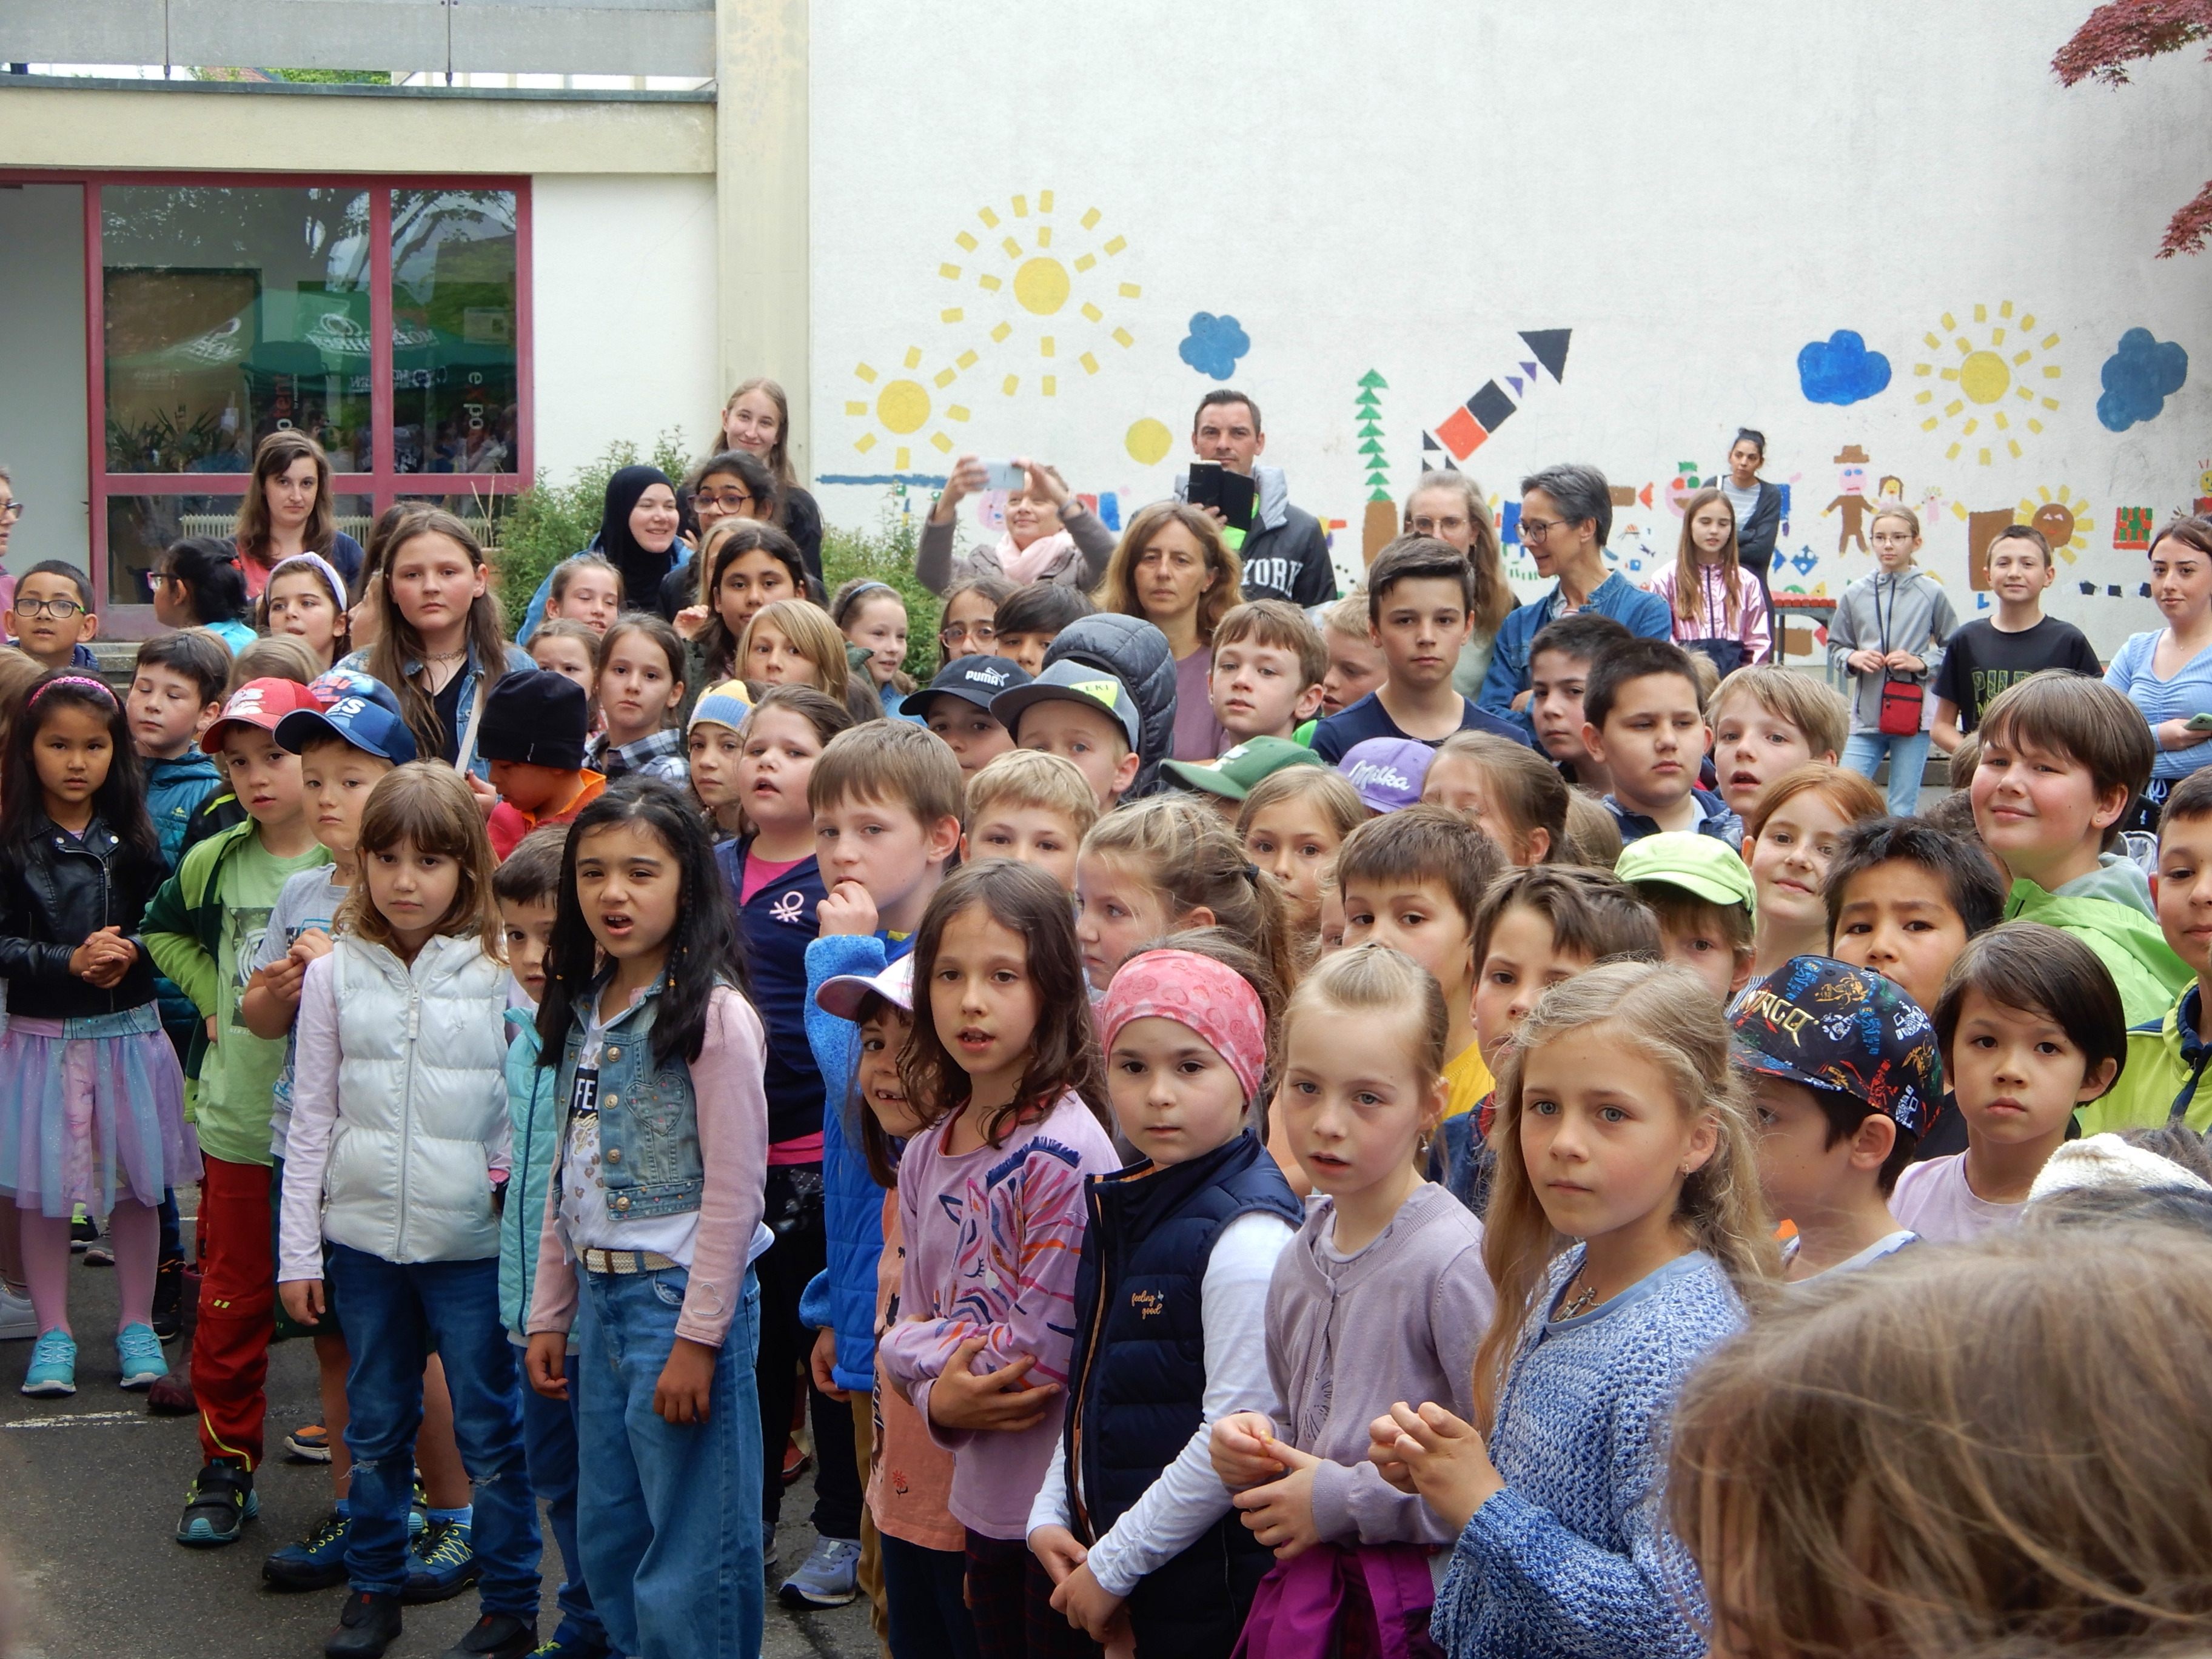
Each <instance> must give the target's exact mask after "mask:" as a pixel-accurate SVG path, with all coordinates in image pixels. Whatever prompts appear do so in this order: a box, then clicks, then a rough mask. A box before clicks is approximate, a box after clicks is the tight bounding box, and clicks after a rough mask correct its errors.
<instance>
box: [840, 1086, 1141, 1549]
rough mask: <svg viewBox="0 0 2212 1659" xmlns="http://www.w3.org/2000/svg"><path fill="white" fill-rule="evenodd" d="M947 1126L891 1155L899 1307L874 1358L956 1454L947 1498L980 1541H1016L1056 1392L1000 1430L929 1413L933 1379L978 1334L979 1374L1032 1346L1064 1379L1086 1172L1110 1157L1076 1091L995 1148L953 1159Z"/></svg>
mask: <svg viewBox="0 0 2212 1659" xmlns="http://www.w3.org/2000/svg"><path fill="white" fill-rule="evenodd" d="M951 1127H952V1126H951V1123H950V1122H947V1123H945V1124H944V1125H942V1126H940V1127H938V1128H936V1129H933V1130H930V1131H927V1132H926V1133H921V1134H918V1135H916V1136H915V1137H914V1138H913V1139H911V1140H909V1141H908V1142H907V1146H906V1153H905V1155H904V1156H903V1157H902V1158H901V1159H900V1160H899V1180H898V1197H899V1225H900V1227H901V1230H902V1233H903V1236H904V1237H905V1240H906V1250H907V1257H906V1272H905V1274H904V1278H903V1279H902V1285H901V1288H900V1291H899V1310H900V1312H901V1314H902V1318H901V1320H900V1321H899V1322H898V1323H897V1324H896V1325H894V1326H892V1327H891V1328H890V1329H889V1330H887V1331H885V1332H884V1335H883V1339H882V1340H881V1341H879V1342H878V1344H877V1345H876V1355H877V1359H878V1364H880V1365H881V1366H882V1368H883V1374H884V1378H885V1380H886V1381H888V1382H889V1383H890V1384H891V1386H892V1387H894V1388H896V1389H898V1390H900V1391H901V1392H902V1393H903V1394H904V1395H906V1396H907V1398H908V1400H910V1401H912V1402H913V1403H914V1407H915V1410H916V1411H917V1412H919V1413H921V1419H922V1421H923V1422H924V1423H925V1424H927V1425H928V1429H929V1434H930V1437H931V1438H932V1439H933V1440H935V1441H936V1442H937V1443H938V1444H939V1445H941V1446H943V1447H945V1449H947V1450H948V1451H950V1452H951V1453H952V1455H953V1459H952V1491H951V1498H950V1500H949V1502H948V1503H947V1505H946V1507H947V1508H949V1509H950V1510H951V1511H952V1513H953V1515H954V1516H955V1517H956V1518H957V1519H958V1520H959V1522H961V1524H962V1525H963V1526H966V1527H969V1528H973V1529H974V1530H975V1531H976V1532H979V1533H981V1534H983V1535H984V1536H985V1537H987V1538H1000V1539H1018V1538H1023V1537H1025V1536H1027V1535H1028V1530H1029V1514H1030V1498H1034V1497H1035V1496H1036V1489H1037V1484H1038V1482H1040V1481H1041V1480H1043V1479H1044V1472H1045V1467H1046V1465H1047V1464H1048V1463H1050V1462H1052V1458H1053V1455H1054V1450H1055V1449H1057V1448H1058V1446H1059V1444H1060V1425H1061V1420H1062V1418H1063V1416H1064V1407H1065V1401H1066V1395H1065V1393H1064V1392H1063V1393H1062V1395H1061V1396H1060V1401H1058V1402H1056V1408H1055V1409H1054V1410H1052V1411H1049V1412H1048V1413H1046V1414H1045V1419H1044V1421H1043V1422H1042V1423H1040V1424H1038V1425H1036V1427H1035V1428H1033V1429H1025V1430H1023V1431H1021V1432H1019V1433H1017V1434H1010V1433H1005V1432H995V1431H994V1432H978V1431H967V1430H956V1429H947V1428H943V1427H940V1426H939V1425H936V1424H934V1423H930V1421H929V1392H930V1389H931V1388H932V1386H933V1384H934V1383H935V1382H936V1380H937V1377H938V1376H939V1374H940V1373H941V1372H942V1371H943V1370H944V1369H945V1361H946V1360H948V1359H949V1358H951V1356H952V1352H953V1350H954V1349H956V1348H957V1347H958V1346H960V1345H961V1344H962V1343H963V1342H964V1341H966V1340H968V1339H969V1337H972V1336H979V1335H980V1336H982V1337H985V1338H987V1341H986V1343H985V1345H984V1348H983V1351H982V1352H981V1353H980V1354H978V1355H977V1356H976V1357H975V1364H974V1366H973V1370H975V1371H976V1372H977V1373H978V1374H980V1373H982V1372H985V1371H994V1370H999V1369H1000V1367H1001V1366H1003V1365H1005V1364H1006V1363H1007V1362H1008V1361H1009V1360H1011V1359H1012V1358H1014V1357H1015V1356H1016V1355H1018V1354H1030V1355H1033V1356H1034V1357H1035V1358H1036V1364H1035V1365H1033V1366H1031V1367H1030V1372H1029V1380H1030V1382H1032V1383H1058V1384H1059V1385H1060V1388H1061V1389H1062V1390H1063V1391H1064V1390H1065V1389H1066V1385H1067V1363H1068V1352H1069V1350H1070V1348H1071V1347H1072V1346H1073V1339H1072V1337H1071V1335H1070V1332H1071V1330H1072V1328H1073V1322H1074V1312H1075V1270H1076V1267H1077V1266H1078V1264H1079V1262H1080V1261H1081V1260H1082V1257H1083V1230H1084V1227H1085V1208H1084V1202H1083V1177H1084V1176H1086V1175H1104V1174H1107V1173H1109V1172H1110V1171H1112V1170H1115V1169H1118V1168H1119V1167H1120V1166H1121V1160H1120V1159H1119V1158H1117V1157H1116V1156H1115V1152H1114V1143H1113V1142H1112V1141H1110V1140H1109V1139H1107V1136H1106V1131H1105V1130H1104V1129H1103V1128H1102V1127H1100V1126H1099V1122H1098V1120H1097V1118H1096V1117H1094V1116H1092V1115H1091V1109H1090V1108H1089V1107H1088V1106H1086V1105H1085V1104H1084V1103H1083V1101H1082V1099H1081V1097H1079V1096H1077V1095H1075V1094H1073V1093H1069V1094H1065V1095H1062V1096H1061V1097H1060V1102H1059V1103H1058V1104H1057V1105H1055V1106H1054V1108H1053V1109H1052V1111H1051V1113H1050V1114H1049V1115H1048V1116H1046V1117H1045V1118H1043V1119H1042V1120H1041V1121H1037V1122H1036V1123H1032V1124H1029V1125H1026V1126H1024V1127H1020V1128H1017V1129H1015V1130H1014V1131H1013V1132H1012V1133H1010V1134H1009V1135H1008V1136H1007V1137H1006V1144H1005V1145H1004V1146H982V1147H979V1148H977V1149H976V1150H975V1152H963V1153H960V1154H957V1156H956V1155H955V1154H953V1153H951V1152H947V1151H946V1150H945V1142H946V1141H947V1139H949V1138H950V1136H951Z"/></svg>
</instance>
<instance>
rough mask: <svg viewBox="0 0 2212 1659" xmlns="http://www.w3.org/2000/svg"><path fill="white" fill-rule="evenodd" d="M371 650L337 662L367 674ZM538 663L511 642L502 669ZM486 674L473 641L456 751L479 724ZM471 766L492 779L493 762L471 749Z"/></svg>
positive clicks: (464, 672)
mask: <svg viewBox="0 0 2212 1659" xmlns="http://www.w3.org/2000/svg"><path fill="white" fill-rule="evenodd" d="M368 654H369V653H368V652H367V651H356V652H355V653H353V654H352V655H351V656H349V657H348V658H346V659H344V660H343V662H340V663H339V664H337V666H338V667H340V668H353V669H358V670H359V671H361V672H362V673H364V674H366V673H368V671H369V670H368ZM537 666H538V665H537V664H536V663H535V662H533V661H532V660H531V656H530V653H528V652H527V651H525V650H524V649H523V648H522V647H520V646H517V645H510V646H508V647H507V667H506V669H505V670H504V671H505V672H507V673H509V674H521V673H526V672H528V671H530V670H531V669H533V668H535V667H537ZM403 672H404V674H406V675H408V676H409V677H410V678H411V677H412V676H414V675H416V674H419V673H421V672H422V664H421V663H419V662H410V663H409V664H408V665H407V666H406V667H405V669H404V670H403ZM482 678H483V664H481V663H479V662H478V661H477V653H476V647H475V646H474V645H473V644H472V645H471V646H470V647H469V656H468V660H467V661H466V662H465V663H463V664H462V665H461V690H460V702H459V706H458V710H459V712H458V713H457V714H456V716H455V719H456V720H457V722H458V724H457V725H456V726H455V729H454V732H453V739H454V747H455V749H456V750H457V751H458V750H459V749H460V748H462V747H465V746H466V745H467V744H468V741H469V728H470V727H471V726H473V725H475V724H476V718H477V681H478V680H480V679H482ZM423 758H424V759H425V760H435V759H437V758H438V757H436V756H435V755H426V756H424V757H423ZM469 770H470V771H471V772H473V773H475V774H476V775H477V776H478V777H480V778H483V779H485V780H486V781H489V779H490V777H491V763H490V762H489V761H488V760H486V759H485V758H484V757H483V756H482V755H479V754H476V753H473V752H471V755H470V757H469Z"/></svg>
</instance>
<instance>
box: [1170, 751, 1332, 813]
mask: <svg viewBox="0 0 2212 1659" xmlns="http://www.w3.org/2000/svg"><path fill="white" fill-rule="evenodd" d="M1326 765H1328V762H1327V761H1325V760H1323V759H1322V757H1320V756H1319V755H1316V754H1315V753H1314V751H1313V750H1310V749H1309V748H1307V747H1306V746H1305V744H1302V743H1296V742H1293V741H1292V740H1291V739H1290V738H1245V740H1244V741H1243V742H1242V743H1240V744H1237V746H1236V747H1235V748H1233V749H1231V750H1227V751H1225V753H1224V754H1223V755H1222V756H1221V757H1220V758H1219V759H1218V760H1213V761H1163V762H1162V763H1160V770H1161V771H1163V772H1165V773H1166V774H1167V775H1169V776H1170V777H1171V778H1173V779H1174V780H1175V781H1176V782H1177V783H1179V784H1182V786H1183V787H1185V788H1186V789H1200V790H1203V791H1205V792H1206V793H1207V794H1209V795H1221V796H1225V797H1226V798H1227V799H1230V800H1243V799H1244V797H1245V796H1247V795H1249V794H1250V793H1252V786H1253V785H1254V784H1255V783H1257V782H1259V781H1260V780H1261V779H1262V778H1264V777H1266V776H1267V775H1268V774H1269V773H1270V772H1279V771H1281V770H1282V769H1284V768H1285V766H1326Z"/></svg>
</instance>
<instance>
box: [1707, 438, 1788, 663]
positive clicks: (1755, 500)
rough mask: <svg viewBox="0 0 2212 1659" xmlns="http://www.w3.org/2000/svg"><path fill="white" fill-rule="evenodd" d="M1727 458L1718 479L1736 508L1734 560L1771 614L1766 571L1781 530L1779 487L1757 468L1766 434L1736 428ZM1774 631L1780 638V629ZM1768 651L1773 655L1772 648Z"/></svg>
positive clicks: (1763, 458)
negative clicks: (1725, 471) (1724, 472)
mask: <svg viewBox="0 0 2212 1659" xmlns="http://www.w3.org/2000/svg"><path fill="white" fill-rule="evenodd" d="M1728 459H1729V470H1728V477H1725V478H1723V479H1722V480H1721V486H1720V489H1721V494H1723V495H1726V496H1727V497H1728V498H1729V506H1730V507H1734V508H1735V556H1736V562H1737V563H1739V564H1741V566H1742V567H1743V568H1745V569H1746V570H1748V571H1749V572H1751V574H1752V580H1754V581H1756V582H1757V583H1758V584H1759V598H1760V599H1764V600H1765V601H1766V614H1767V615H1768V616H1769V617H1771V616H1772V615H1773V614H1774V597H1773V594H1772V593H1771V592H1770V591H1769V590H1768V588H1767V586H1766V572H1767V568H1768V567H1769V566H1771V564H1772V563H1773V562H1774V542H1775V538H1776V537H1778V535H1780V534H1781V532H1782V486H1781V485H1780V484H1771V483H1767V482H1766V480H1765V479H1764V478H1762V477H1759V468H1760V467H1762V466H1765V465H1766V435H1765V433H1764V432H1755V431H1753V429H1752V428H1749V427H1747V426H1746V427H1739V428H1736V435H1735V442H1734V443H1733V444H1731V445H1729V458H1728ZM1773 632H1774V638H1775V639H1776V640H1777V641H1779V640H1780V639H1781V637H1782V630H1781V629H1779V628H1777V629H1774V630H1773ZM1767 654H1768V655H1769V656H1770V657H1771V656H1772V655H1773V654H1774V653H1773V651H1772V649H1771V648H1770V649H1769V651H1768V653H1767Z"/></svg>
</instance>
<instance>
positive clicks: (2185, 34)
mask: <svg viewBox="0 0 2212 1659" xmlns="http://www.w3.org/2000/svg"><path fill="white" fill-rule="evenodd" d="M2198 40H2212V0H2109V3H2107V4H2106V5H2101V6H2100V7H2098V8H2097V9H2096V10H2094V11H2093V12H2091V13H2090V14H2089V17H2088V21H2086V22H2085V23H2083V24H2082V25H2081V27H2080V28H2078V29H2076V30H2075V32H2074V38H2073V39H2072V40H2069V41H2068V42H2067V43H2066V44H2065V45H2064V46H2062V47H2060V48H2059V52H2058V55H2057V57H2056V58H2052V59H2051V68H2052V69H2054V70H2057V72H2058V80H2059V83H2060V84H2061V85H2062V86H2069V87H2070V86H2072V85H2074V84H2075V82H2079V81H2102V82H2104V83H2105V84H2106V86H2108V87H2121V86H2125V85H2126V84H2127V82H2128V69H2127V66H2128V65H2129V64H2131V63H2133V62H2135V61H2136V59H2137V58H2156V57H2159V56H2160V55H2162V54H2164V53H2166V52H2179V51H2180V50H2181V49H2182V47H2184V46H2190V45H2192V44H2194V43H2195V42H2197V41H2198ZM2205 57H2206V58H2207V59H2208V60H2212V52H2207V53H2206V54H2205ZM2207 237H2212V181H2208V182H2207V183H2206V185H2205V186H2204V188H2203V189H2202V190H2200V191H2197V195H2196V197H2195V199H2194V200H2192V201H2191V202H2190V203H2189V204H2187V205H2186V206H2185V207H2184V208H2183V209H2182V210H2181V211H2180V212H2179V213H2177V214H2175V215H2174V216H2173V217H2172V219H2171V220H2169V221H2168V222H2167V223H2166V236H2165V239H2164V240H2162V241H2160V243H2159V246H2158V257H2159V258H2161V259H2171V258H2173V256H2174V255H2175V254H2177V253H2195V252H2197V251H2198V250H2199V249H2201V248H2202V247H2203V246H2204V242H2205V239H2206V238H2207Z"/></svg>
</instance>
